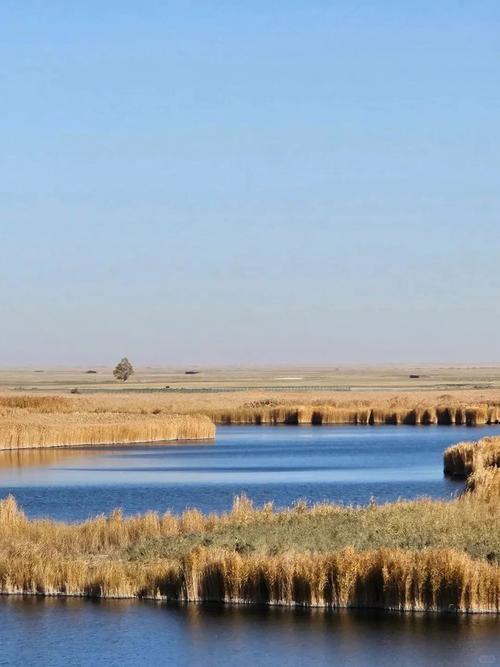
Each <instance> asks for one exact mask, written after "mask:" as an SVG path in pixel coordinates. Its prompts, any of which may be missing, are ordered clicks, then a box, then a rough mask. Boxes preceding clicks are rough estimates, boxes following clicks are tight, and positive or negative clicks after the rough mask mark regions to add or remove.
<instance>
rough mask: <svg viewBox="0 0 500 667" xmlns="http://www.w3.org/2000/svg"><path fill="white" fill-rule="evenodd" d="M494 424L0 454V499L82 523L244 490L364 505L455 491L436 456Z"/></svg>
mask: <svg viewBox="0 0 500 667" xmlns="http://www.w3.org/2000/svg"><path fill="white" fill-rule="evenodd" d="M493 433H500V428H499V427H498V426H497V427H495V426H491V427H485V428H476V429H471V428H466V427H451V426H450V427H429V426H427V427H425V426H423V427H416V426H387V427H384V426H379V427H362V426H332V427H329V426H321V427H307V426H300V427H299V426H241V427H239V426H226V427H219V428H218V432H217V439H216V441H215V442H203V443H200V442H197V443H191V444H187V443H185V444H181V445H171V444H170V445H164V446H160V445H144V446H134V447H126V448H123V447H122V448H117V447H99V448H95V447H94V448H81V449H74V448H69V449H53V450H42V451H36V450H31V451H25V452H15V453H11V452H3V453H2V452H0V495H6V494H7V493H13V494H14V495H15V496H16V498H17V499H18V501H19V502H20V503H21V505H22V506H23V507H24V509H25V511H26V512H27V513H28V514H29V515H30V516H41V515H46V516H51V517H54V518H57V519H64V520H70V521H73V520H81V519H85V518H87V517H89V516H93V515H96V514H99V513H102V512H110V511H111V510H112V509H114V508H115V507H122V508H123V510H124V512H126V513H128V514H131V513H136V512H143V511H146V510H148V509H155V510H158V511H161V512H163V511H165V510H166V509H171V510H173V511H174V512H181V511H182V510H184V509H185V508H186V507H193V506H194V507H199V508H200V509H201V510H203V511H204V512H208V511H216V512H220V511H223V510H226V509H228V508H230V507H231V504H232V501H233V497H234V496H235V495H236V494H238V493H241V492H244V493H246V494H247V495H248V496H249V497H251V498H252V499H253V500H255V501H256V502H257V503H258V504H261V503H264V502H266V501H273V502H274V503H275V504H276V506H278V507H283V506H288V505H290V504H291V503H293V502H294V501H296V500H298V499H301V498H304V499H307V500H308V501H310V502H317V501H322V500H330V501H335V502H343V503H367V502H369V500H370V498H371V497H373V498H375V499H376V500H378V501H381V502H383V501H388V500H395V499H397V498H399V497H401V498H415V497H418V496H423V495H428V496H432V497H436V498H437V497H441V498H447V497H450V496H451V495H453V494H455V493H456V492H457V491H459V490H460V489H461V488H462V484H461V483H457V482H452V481H450V480H447V479H445V478H444V477H443V473H442V468H443V463H442V461H443V450H444V449H445V448H446V447H447V446H448V445H449V444H452V443H456V442H458V441H460V440H463V439H469V440H470V439H476V438H479V437H482V436H483V435H486V434H493Z"/></svg>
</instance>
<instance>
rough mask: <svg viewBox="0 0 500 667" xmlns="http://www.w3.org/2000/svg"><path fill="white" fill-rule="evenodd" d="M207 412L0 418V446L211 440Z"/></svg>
mask: <svg viewBox="0 0 500 667" xmlns="http://www.w3.org/2000/svg"><path fill="white" fill-rule="evenodd" d="M214 437H215V426H214V424H213V422H212V421H211V420H210V419H209V418H208V417H206V416H204V415H139V414H138V415H133V414H129V413H125V414H119V413H113V414H109V415H107V414H96V413H60V414H57V413H49V414H44V413H40V414H34V413H29V414H27V415H24V416H23V417H19V416H16V417H12V416H9V417H3V418H0V449H23V448H35V447H64V446H71V445H104V444H125V443H134V442H158V441H167V440H195V439H212V438H214Z"/></svg>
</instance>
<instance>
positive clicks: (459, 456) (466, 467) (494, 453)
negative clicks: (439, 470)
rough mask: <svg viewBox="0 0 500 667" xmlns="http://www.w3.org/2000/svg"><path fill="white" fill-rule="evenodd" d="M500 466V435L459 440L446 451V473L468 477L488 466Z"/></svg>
mask: <svg viewBox="0 0 500 667" xmlns="http://www.w3.org/2000/svg"><path fill="white" fill-rule="evenodd" d="M499 467H500V437H499V436H493V437H486V438H482V439H481V440H479V441H478V442H459V443H458V444H456V445H452V446H451V447H448V449H446V451H445V452H444V472H445V474H446V475H449V476H451V477H456V478H459V479H466V478H467V477H469V475H471V474H476V475H477V474H480V473H482V472H483V471H484V470H485V469H487V468H499Z"/></svg>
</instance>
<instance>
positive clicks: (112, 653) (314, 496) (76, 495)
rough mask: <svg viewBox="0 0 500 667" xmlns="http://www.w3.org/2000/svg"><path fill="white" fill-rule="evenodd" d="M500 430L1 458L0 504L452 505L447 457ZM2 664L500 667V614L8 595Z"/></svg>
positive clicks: (277, 437) (348, 433)
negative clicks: (417, 501)
mask: <svg viewBox="0 0 500 667" xmlns="http://www.w3.org/2000/svg"><path fill="white" fill-rule="evenodd" d="M495 433H498V434H500V427H498V426H497V427H495V426H490V427H484V428H483V427H481V428H475V429H472V428H466V427H432V426H428V427H414V426H408V427H406V426H397V427H395V426H387V427H386V426H375V427H361V426H331V427H330V426H322V427H309V426H300V427H297V426H248V427H247V426H227V427H219V428H218V433H217V439H216V441H215V442H196V443H184V444H175V445H172V444H168V445H143V446H130V447H125V448H119V447H92V448H85V447H82V448H71V449H53V450H40V451H36V450H31V451H24V452H23V451H21V452H0V495H1V496H4V495H6V494H7V493H13V494H14V495H15V496H16V498H17V500H18V502H19V503H20V505H21V506H23V508H24V509H25V511H26V512H27V513H28V515H30V516H50V517H53V518H57V519H63V520H68V521H76V520H81V519H85V518H87V517H89V516H93V515H95V514H98V513H102V512H109V511H111V510H112V509H113V508H115V507H122V508H123V510H124V511H125V513H127V514H132V513H136V512H143V511H145V510H148V509H151V508H152V509H156V510H158V511H161V512H163V511H165V510H167V509H170V510H173V511H174V512H176V513H177V512H181V511H182V510H184V509H185V508H186V507H199V508H200V509H202V510H203V511H204V512H208V511H216V512H221V511H224V510H227V509H229V508H230V507H231V504H232V500H233V497H234V495H236V494H238V493H241V492H244V493H246V494H247V495H248V496H249V497H250V498H252V499H253V500H254V501H255V502H256V503H257V504H261V503H263V502H267V501H273V502H274V503H275V505H276V506H278V507H283V506H287V505H290V504H292V503H293V502H294V501H296V500H298V499H306V500H307V501H309V502H318V501H322V500H329V501H334V502H343V503H346V504H350V503H353V504H357V503H367V502H369V501H370V499H371V498H374V499H376V500H377V501H379V502H385V501H390V500H395V499H397V498H415V497H418V496H423V495H426V496H432V497H435V498H450V497H452V496H453V495H455V494H456V493H459V492H460V490H461V489H462V488H463V484H462V483H460V482H452V481H450V480H447V479H445V478H444V477H443V473H442V455H443V450H444V449H445V448H446V447H447V446H448V445H450V444H453V443H456V442H458V441H460V440H471V439H477V438H480V437H482V436H484V435H488V434H489V435H492V434H495ZM0 614H1V622H0V642H1V647H2V650H1V651H0V665H30V664H42V665H51V666H52V665H54V666H55V667H58V666H59V665H61V666H62V665H91V664H99V663H100V664H106V665H120V666H121V667H123V666H126V665H137V664H140V663H143V664H146V665H162V664H172V665H192V664H198V665H221V664H227V665H235V666H239V665H250V664H254V663H256V662H259V661H260V662H262V663H263V662H266V663H267V664H271V665H272V664H276V663H278V662H282V663H283V664H286V665H287V666H293V665H307V664H311V665H318V666H321V665H331V664H339V665H360V666H363V665H370V666H372V665H377V664H387V665H402V666H405V665H408V666H410V665H411V667H414V666H416V665H417V666H418V665H430V664H432V665H454V666H455V667H457V666H460V665H475V664H477V665H495V664H499V665H500V619H497V618H494V617H488V616H467V617H466V616H462V617H457V616H453V615H449V616H448V615H447V616H437V615H426V614H392V613H381V612H369V611H364V612H361V611H359V612H358V611H349V612H345V611H340V612H332V611H324V610H299V609H295V610H291V609H276V608H275V609H260V608H244V607H240V608H221V607H217V606H208V605H204V606H202V605H200V606H197V605H187V606H175V605H166V604H156V603H153V602H145V601H128V600H126V601H124V600H120V601H113V600H106V601H97V602H96V601H90V600H78V599H65V600H63V599H60V600H58V599H49V598H46V599H43V598H41V599H37V598H18V597H4V598H2V599H0Z"/></svg>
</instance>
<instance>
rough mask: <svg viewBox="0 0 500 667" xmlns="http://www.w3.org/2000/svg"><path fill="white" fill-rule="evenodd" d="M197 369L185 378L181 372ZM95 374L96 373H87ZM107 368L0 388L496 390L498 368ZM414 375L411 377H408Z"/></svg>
mask: <svg viewBox="0 0 500 667" xmlns="http://www.w3.org/2000/svg"><path fill="white" fill-rule="evenodd" d="M192 370H194V371H197V372H196V373H195V374H186V371H192ZM89 371H95V372H89ZM112 371H113V369H112V368H111V367H102V366H93V367H79V368H43V367H42V368H7V369H6V368H4V369H0V390H11V389H20V390H22V391H29V390H45V391H50V392H57V391H61V392H66V391H69V390H70V389H73V388H78V389H80V390H82V391H85V390H106V391H107V390H110V391H120V390H126V391H131V390H165V387H167V386H168V387H169V388H170V389H171V390H192V391H215V390H217V391H227V390H231V389H232V390H235V389H237V390H250V391H252V390H253V391H260V390H262V389H263V390H264V391H267V390H268V389H273V390H276V391H296V392H300V391H303V390H306V391H314V390H318V391H324V390H326V389H330V390H334V389H335V388H341V389H342V390H346V389H349V388H350V390H351V391H354V392H355V391H413V390H421V391H428V390H435V391H439V392H441V393H442V392H444V391H449V390H453V389H497V390H499V391H500V364H490V365H474V366H471V365H456V366H450V365H420V366H419V365H413V366H409V365H399V366H396V365H387V366H383V365H380V366H338V367H306V368H304V367H277V368H196V367H194V368H190V367H186V368H156V367H141V368H137V369H136V373H135V374H134V375H132V377H131V378H130V379H129V380H128V381H127V382H126V383H124V384H122V383H120V382H117V381H116V380H115V379H114V378H113V373H112ZM410 376H413V377H410Z"/></svg>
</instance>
